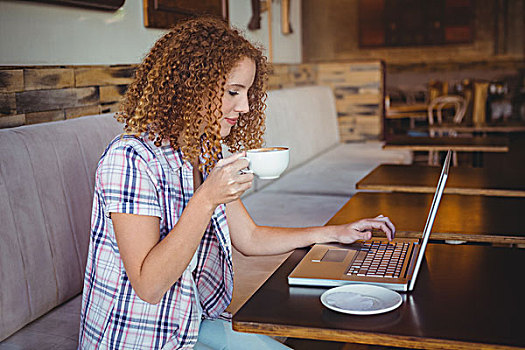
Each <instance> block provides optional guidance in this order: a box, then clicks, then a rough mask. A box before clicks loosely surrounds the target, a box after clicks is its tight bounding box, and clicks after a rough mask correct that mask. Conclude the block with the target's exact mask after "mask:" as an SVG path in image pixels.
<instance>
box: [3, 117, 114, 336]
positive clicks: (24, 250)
mask: <svg viewBox="0 0 525 350" xmlns="http://www.w3.org/2000/svg"><path fill="white" fill-rule="evenodd" d="M121 130H122V125H121V124H119V123H118V122H117V121H116V120H115V119H114V118H113V115H112V114H106V115H97V116H89V117H82V118H78V119H73V120H66V121H60V122H52V123H46V124H37V125H31V126H23V127H18V128H12V129H4V130H0V281H1V284H2V287H1V292H0V340H2V339H4V338H6V337H7V336H9V335H10V334H12V333H13V332H15V331H16V330H18V329H19V328H21V327H23V326H24V325H26V324H27V323H28V322H30V321H32V320H34V319H36V318H38V317H40V316H41V315H43V314H45V313H46V312H48V311H49V310H51V309H52V308H54V307H55V306H57V305H59V304H61V303H63V302H64V301H66V300H68V299H70V298H71V297H73V296H75V295H77V294H78V293H79V292H80V291H81V289H82V282H83V275H84V267H85V262H86V254H87V248H88V242H89V230H90V217H91V206H92V198H93V188H94V174H95V169H96V167H97V163H98V160H99V158H100V156H101V154H102V152H103V151H104V149H105V147H106V146H107V144H108V142H109V141H110V140H111V139H112V138H113V137H114V136H115V135H117V134H119V133H120V132H121Z"/></svg>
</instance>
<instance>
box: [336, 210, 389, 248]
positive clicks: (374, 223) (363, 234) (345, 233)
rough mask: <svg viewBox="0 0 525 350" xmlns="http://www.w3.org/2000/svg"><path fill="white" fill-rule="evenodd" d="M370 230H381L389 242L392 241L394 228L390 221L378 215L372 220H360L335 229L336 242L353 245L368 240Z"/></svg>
mask: <svg viewBox="0 0 525 350" xmlns="http://www.w3.org/2000/svg"><path fill="white" fill-rule="evenodd" d="M372 230H381V231H383V232H384V233H385V234H386V237H387V238H388V240H389V241H391V240H393V239H394V236H395V233H396V228H395V226H394V224H393V223H392V221H390V219H389V218H388V217H386V216H383V215H379V216H376V217H375V218H373V219H361V220H359V221H356V222H352V223H350V224H346V225H340V226H338V229H337V241H338V242H340V243H345V244H349V243H353V242H355V241H357V240H365V241H366V240H369V239H370V238H372Z"/></svg>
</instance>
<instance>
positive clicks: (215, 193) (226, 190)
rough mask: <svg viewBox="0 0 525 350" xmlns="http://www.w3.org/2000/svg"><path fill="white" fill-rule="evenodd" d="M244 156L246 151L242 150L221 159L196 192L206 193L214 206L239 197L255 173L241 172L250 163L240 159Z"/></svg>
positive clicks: (247, 187)
mask: <svg viewBox="0 0 525 350" xmlns="http://www.w3.org/2000/svg"><path fill="white" fill-rule="evenodd" d="M244 156H245V152H241V153H237V154H234V155H232V156H230V157H227V158H224V159H221V160H219V161H218V162H217V165H216V166H215V167H214V168H213V169H212V171H211V172H210V175H208V177H207V178H206V181H204V182H203V184H202V185H201V186H200V187H199V188H198V190H197V192H196V194H197V193H198V192H201V193H205V195H206V197H207V199H208V200H209V201H211V203H212V204H213V205H214V206H218V205H219V204H226V203H230V202H233V201H235V200H237V199H239V198H240V197H241V195H242V194H243V193H244V192H246V191H247V190H248V189H249V188H250V187H252V181H253V174H250V173H241V170H242V169H245V168H246V167H247V166H248V165H249V162H248V161H247V160H246V159H239V158H241V157H244Z"/></svg>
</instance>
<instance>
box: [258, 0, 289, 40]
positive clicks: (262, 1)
mask: <svg viewBox="0 0 525 350" xmlns="http://www.w3.org/2000/svg"><path fill="white" fill-rule="evenodd" d="M272 1H275V0H251V4H252V17H251V18H250V22H248V29H249V30H258V29H261V13H262V12H266V11H268V9H269V8H271V2H272ZM280 1H281V32H282V33H283V35H287V34H291V33H293V30H292V25H291V24H290V1H291V0H280ZM268 17H269V18H271V14H270V11H268ZM268 23H271V21H268ZM269 27H270V26H269Z"/></svg>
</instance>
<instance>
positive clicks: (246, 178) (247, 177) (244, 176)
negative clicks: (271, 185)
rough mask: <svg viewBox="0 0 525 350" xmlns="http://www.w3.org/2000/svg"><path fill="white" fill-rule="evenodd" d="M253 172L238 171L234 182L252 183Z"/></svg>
mask: <svg viewBox="0 0 525 350" xmlns="http://www.w3.org/2000/svg"><path fill="white" fill-rule="evenodd" d="M253 178H254V176H253V174H252V173H240V174H239V175H238V176H237V180H236V182H237V183H239V184H244V183H250V184H251V183H252V182H253Z"/></svg>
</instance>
